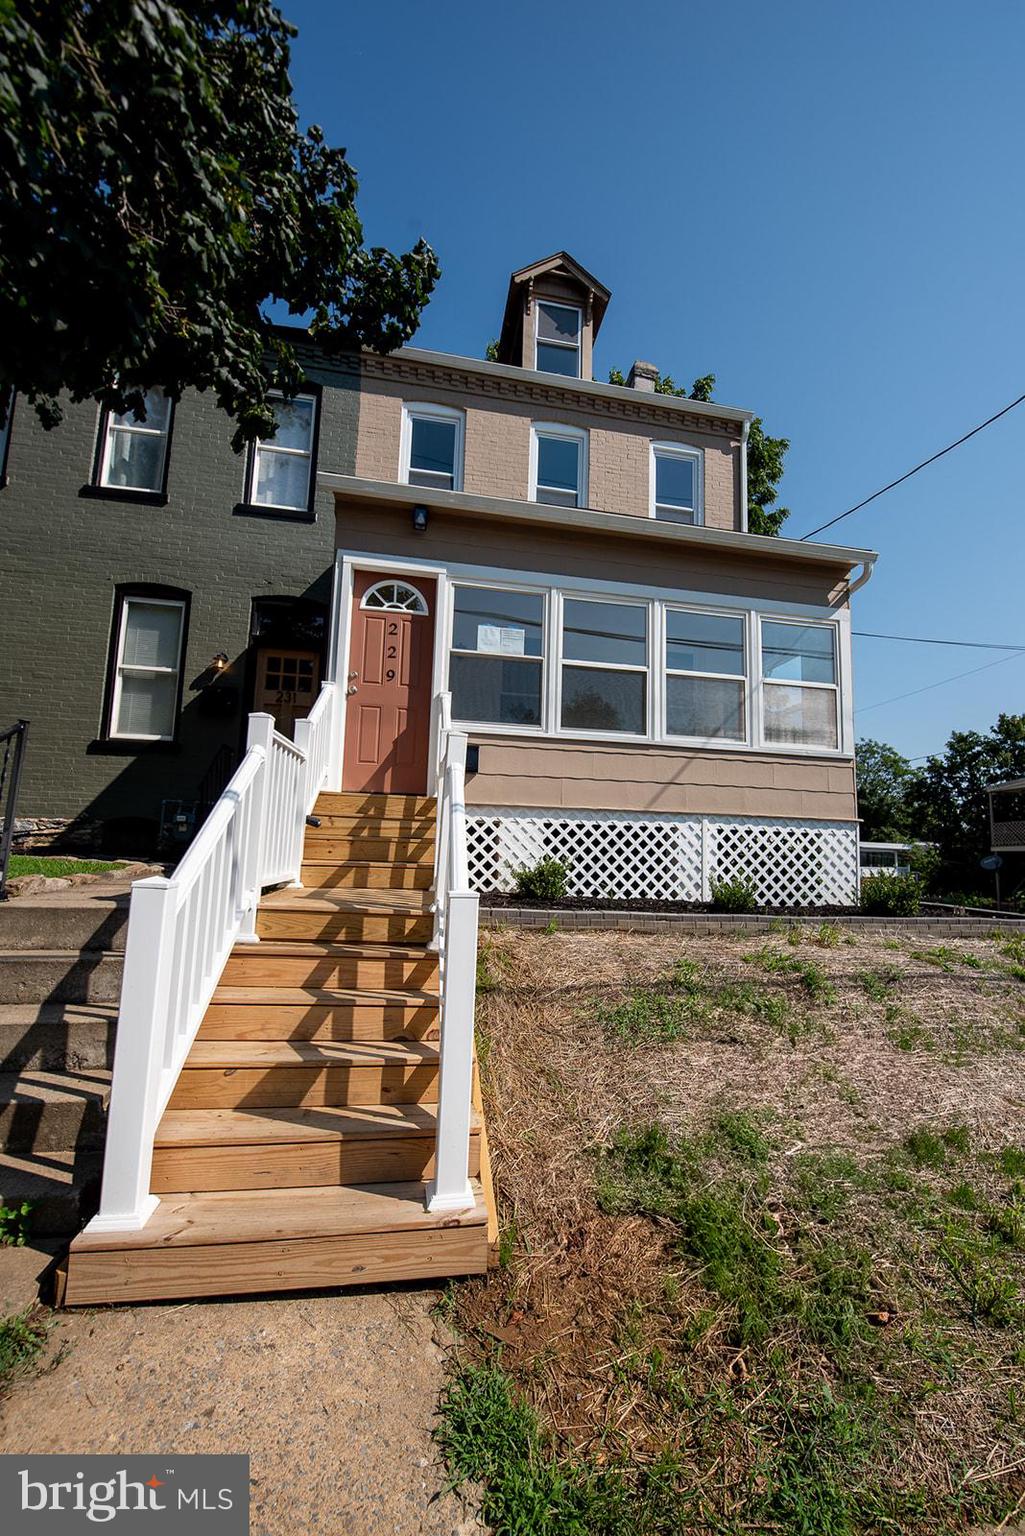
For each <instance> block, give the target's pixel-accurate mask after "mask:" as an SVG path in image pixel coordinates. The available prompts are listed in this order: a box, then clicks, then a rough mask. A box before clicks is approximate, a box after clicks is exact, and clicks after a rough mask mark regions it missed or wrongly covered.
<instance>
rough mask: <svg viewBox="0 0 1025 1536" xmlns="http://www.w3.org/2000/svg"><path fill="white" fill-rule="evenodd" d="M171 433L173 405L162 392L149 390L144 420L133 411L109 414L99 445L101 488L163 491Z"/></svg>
mask: <svg viewBox="0 0 1025 1536" xmlns="http://www.w3.org/2000/svg"><path fill="white" fill-rule="evenodd" d="M170 431H171V402H170V400H169V399H168V398H167V396H166V395H165V394H164V391H163V390H162V389H148V390H147V391H146V417H145V420H144V421H139V420H137V419H136V417H135V416H134V415H133V413H132V412H131V411H123V412H119V411H107V412H106V413H105V415H104V417H103V424H102V432H103V438H102V442H101V445H100V463H99V475H98V479H99V483H100V485H102V486H105V487H107V488H108V489H109V490H117V491H155V492H157V493H159V492H160V491H162V490H163V488H164V469H165V467H166V464H167V443H168V438H169V436H170Z"/></svg>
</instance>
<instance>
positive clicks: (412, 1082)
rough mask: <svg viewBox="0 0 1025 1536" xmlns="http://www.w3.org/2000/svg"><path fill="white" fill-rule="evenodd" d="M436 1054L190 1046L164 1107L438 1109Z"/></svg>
mask: <svg viewBox="0 0 1025 1536" xmlns="http://www.w3.org/2000/svg"><path fill="white" fill-rule="evenodd" d="M437 1102H438V1048H437V1046H436V1045H425V1044H423V1043H422V1042H420V1041H418V1042H416V1043H415V1044H397V1043H392V1042H389V1041H385V1040H378V1041H364V1040H361V1041H348V1042H335V1041H299V1042H294V1041H289V1040H269V1041H268V1040H196V1041H195V1042H194V1043H193V1046H192V1049H191V1050H190V1052H189V1056H188V1060H187V1061H186V1063H185V1066H184V1067H183V1069H182V1072H181V1075H180V1077H179V1078H178V1081H177V1083H176V1084H175V1088H174V1092H173V1093H172V1094H171V1098H170V1101H169V1105H168V1107H169V1108H170V1109H255V1108H258V1107H260V1108H262V1107H275V1108H296V1107H298V1106H300V1105H304V1106H308V1107H312V1106H314V1105H364V1104H436V1103H437Z"/></svg>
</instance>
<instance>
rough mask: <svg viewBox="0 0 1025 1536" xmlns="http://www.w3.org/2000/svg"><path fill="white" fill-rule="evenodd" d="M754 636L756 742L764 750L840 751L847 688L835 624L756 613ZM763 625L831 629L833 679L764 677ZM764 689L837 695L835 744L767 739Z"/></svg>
mask: <svg viewBox="0 0 1025 1536" xmlns="http://www.w3.org/2000/svg"><path fill="white" fill-rule="evenodd" d="M756 619H757V623H756V626H755V627H756V629H757V635H756V645H757V649H758V654H757V668H758V670H757V673H755V672H754V662H753V663H752V676H753V679H754V681H755V685H756V686H757V688H758V739H757V745H758V747H759V748H760V749H762V750H764V751H766V752H791V751H794V750H797V751H801V752H812V753H814V752H836V753H842V751H843V746H844V742H845V740H846V739H847V707H846V706H847V703H848V700H849V690H848V689H847V687H846V686H845V685H844V683H843V677H844V669H843V665H842V661H841V656H842V647H841V644H840V636H839V634H838V633H837V625H836V624H835V623H834V624H830V623H828V622H823V621H821V620H817V619H805V618H796V619H788V618H785V617H784V616H783V615H782V614H775V613H772V614H769V613H764V614H763V613H759V614H757V615H756ZM763 624H799V625H800V626H801V627H802V628H803V629H829V630H832V632H833V669H834V671H835V673H836V681H835V682H832V683H813V682H805V681H803V679H801V678H799V677H779V678H770V677H765V676H764V673H763V663H762V626H763ZM765 688H809V689H817V690H818V691H819V692H820V693H832V694H835V696H836V743H837V744H836V746H835V747H822V746H814V745H809V744H806V743H793V744H788V743H787V742H785V741H770V740H769V739H768V737H767V736H766V734H765V709H764V705H763V702H762V692H763V689H765Z"/></svg>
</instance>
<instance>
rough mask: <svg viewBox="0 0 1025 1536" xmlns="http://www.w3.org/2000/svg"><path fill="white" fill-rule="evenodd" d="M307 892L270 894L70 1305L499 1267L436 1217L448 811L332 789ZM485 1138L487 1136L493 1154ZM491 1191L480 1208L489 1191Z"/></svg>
mask: <svg viewBox="0 0 1025 1536" xmlns="http://www.w3.org/2000/svg"><path fill="white" fill-rule="evenodd" d="M315 816H316V818H317V819H318V820H319V823H320V825H319V826H317V827H312V826H311V827H309V828H308V829H307V832H306V840H305V847H304V859H303V866H302V880H303V886H302V888H301V889H279V890H276V891H274V892H272V893H270V894H268V895H266V896H265V897H264V898H263V900H262V901H261V903H260V906H259V912H258V918H257V932H258V934H259V936H260V943H259V944H256V945H247V944H238V945H236V946H235V948H234V950H233V951H232V952H231V954H230V955H229V957H228V961H227V964H226V965H225V968H224V971H223V973H222V976H221V980H220V985H219V986H218V988H217V990H216V992H215V993H214V996H213V999H212V1001H211V1003H210V1006H209V1008H208V1009H207V1012H206V1014H205V1016H204V1018H203V1022H202V1024H201V1025H200V1028H199V1033H198V1036H197V1038H196V1040H195V1041H194V1043H193V1046H192V1049H191V1051H190V1053H189V1055H188V1058H187V1060H186V1062H185V1065H184V1068H183V1069H182V1071H181V1073H180V1075H179V1078H178V1081H177V1084H176V1086H175V1088H174V1091H173V1093H172V1095H171V1098H170V1100H169V1102H168V1105H167V1108H166V1110H165V1112H164V1115H163V1117H162V1119H161V1121H160V1123H159V1125H158V1127H157V1133H156V1137H155V1141H154V1150H153V1166H152V1175H151V1183H150V1188H151V1191H152V1193H153V1194H155V1195H158V1196H159V1197H160V1204H159V1206H158V1207H157V1209H156V1211H155V1212H154V1214H153V1215H152V1216H151V1217H150V1219H149V1220H148V1221H147V1222H146V1224H145V1226H144V1227H142V1228H141V1229H140V1230H138V1231H134V1232H113V1233H112V1232H104V1233H96V1232H89V1231H86V1232H82V1233H80V1234H79V1236H78V1237H77V1238H76V1239H75V1240H74V1242H73V1243H72V1245H71V1250H70V1253H69V1255H68V1260H67V1266H66V1272H65V1276H64V1290H63V1297H62V1299H63V1301H64V1303H65V1304H66V1305H70V1306H79V1305H92V1304H95V1303H97V1302H112V1301H125V1302H128V1301H141V1300H147V1299H155V1298H169V1297H188V1296H193V1297H195V1296H213V1295H223V1294H239V1293H242V1292H258V1291H269V1290H296V1289H303V1288H308V1287H322V1286H328V1287H331V1286H341V1285H353V1284H368V1283H376V1282H381V1281H387V1280H408V1279H424V1278H430V1279H437V1278H441V1277H444V1276H450V1275H465V1274H470V1273H479V1272H481V1271H483V1270H484V1269H486V1268H487V1264H488V1256H489V1247H490V1246H491V1245H492V1244H493V1241H494V1238H495V1236H496V1233H495V1223H494V1214H493V1202H492V1201H491V1199H490V1183H489V1179H488V1170H487V1151H486V1143H485V1142H484V1136H483V1125H482V1122H481V1118H480V1114H479V1108H475V1111H474V1119H473V1123H472V1127H471V1138H470V1176H471V1184H472V1188H473V1191H474V1193H475V1195H476V1204H475V1206H474V1207H473V1208H472V1209H470V1210H466V1211H460V1212H456V1213H450V1212H446V1213H442V1214H439V1215H432V1214H431V1213H429V1212H428V1211H427V1210H426V1207H425V1198H424V1190H425V1181H426V1180H428V1179H429V1178H430V1177H431V1176H432V1174H433V1171H434V1146H435V1130H436V1114H437V1104H438V1076H439V1044H438V1042H439V1033H440V1029H439V1012H440V1000H439V995H438V994H439V985H440V978H439V963H438V957H437V955H436V954H434V953H433V952H432V951H431V950H430V949H429V948H428V943H429V941H430V939H431V936H432V933H433V916H432V902H433V895H432V892H431V886H432V883H433V869H434V842H435V801H434V800H433V799H432V798H428V797H423V796H406V795H362V794H345V793H332V794H322V795H321V796H320V798H319V799H318V801H317V805H316V810H315ZM482 1144H483V1145H482ZM485 1189H486V1190H487V1198H485Z"/></svg>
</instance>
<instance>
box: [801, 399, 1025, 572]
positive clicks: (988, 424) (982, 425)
mask: <svg viewBox="0 0 1025 1536" xmlns="http://www.w3.org/2000/svg"><path fill="white" fill-rule="evenodd" d="M1023 400H1025V395H1019V396H1018V398H1017V400H1012V401H1011V403H1010V405H1005V406H1004V408H1003V410H1002V411H997V413H996V415H995V416H988V417H987V418H986V420H985V421H980V422H979V425H978V426H977V427H973V428H972V430H971V431H970V432H966V433H965V434H964V436H963V437H959V438H958V439H957V441H956V442H955V443H948V444H947V446H946V447H945V448H941V449H940V451H939V453H934V454H933V455H932V456H931V457H930V458H928V459H923V460H922V462H921V464H916V465H915V467H914V469H909V470H908V471H907V473H906V474H903V475H899V476H898V477H897V479H896V480H891V481H890V483H889V485H884V486H883V487H882V488H881V490H878V491H873V492H872V494H871V496H866V497H865V499H864V501H859V502H858V504H857V506H854V507H848V508H847V511H846V512H841V513H840V514H839V516H837V517H831V518H830V520H829V522H828V523H822V524H820V526H819V527H818V528H813V529H812V531H811V533H805V534H802V535H801V540H800V542H801V543H803V542H804V540H805V539H813V538H814V537H815V535H816V534H817V533H825V531H826V529H827V528H832V527H833V525H834V524H835V523H842V522H843V520H844V518H845V517H851V516H853V514H854V513H855V512H860V511H861V509H862V507H867V506H868V504H869V502H870V501H877V500H878V498H879V497H880V496H885V495H886V492H887V491H892V490H893V488H894V486H897V485H903V484H904V481H905V480H910V479H911V476H912V475H917V474H918V471H919V470H920V469H926V468H927V467H928V466H929V465H930V464H935V463H936V460H937V459H942V457H943V455H944V454H945V453H953V451H954V449H955V448H960V446H961V444H962V443H966V442H967V441H968V439H969V438H970V437H974V436H975V434H976V433H977V432H981V431H983V429H984V428H985V427H991V426H992V425H993V423H994V422H995V421H999V420H1000V418H1001V416H1006V415H1007V413H1008V411H1013V410H1014V408H1015V406H1016V405H1021V403H1022V401H1023Z"/></svg>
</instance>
